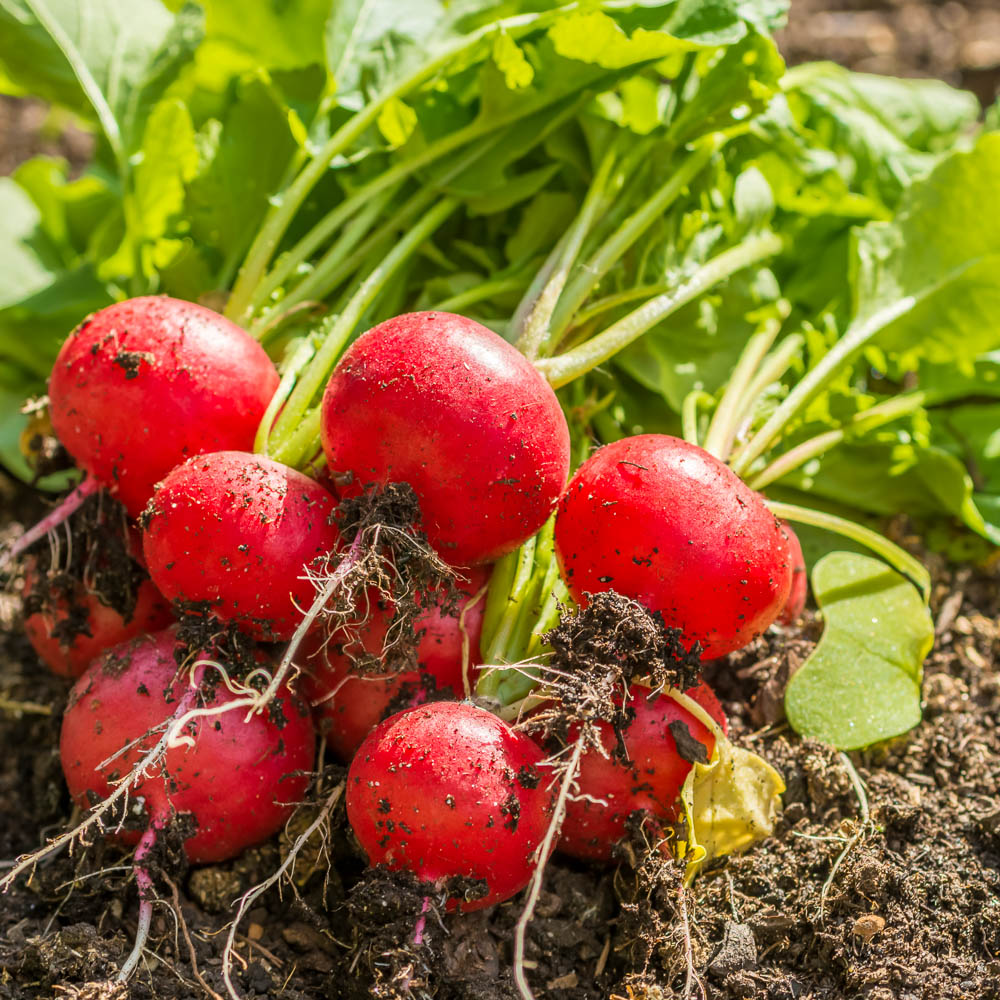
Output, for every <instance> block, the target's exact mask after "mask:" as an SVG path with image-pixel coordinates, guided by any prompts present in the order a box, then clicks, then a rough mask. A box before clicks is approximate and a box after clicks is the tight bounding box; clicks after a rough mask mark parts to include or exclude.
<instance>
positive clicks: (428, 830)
mask: <svg viewBox="0 0 1000 1000" xmlns="http://www.w3.org/2000/svg"><path fill="white" fill-rule="evenodd" d="M542 757H543V755H542V751H541V750H540V749H539V748H538V747H537V746H536V745H535V744H534V742H532V740H531V739H529V738H528V737H527V736H524V735H522V734H521V733H517V732H515V731H514V730H513V729H511V728H510V727H509V726H508V725H507V724H506V723H505V722H503V721H501V720H500V719H498V718H497V717H496V716H495V715H492V714H490V713H489V712H487V711H485V710H484V709H481V708H477V707H476V706H474V705H472V704H470V703H469V702H450V701H438V702H433V703H432V704H430V705H422V706H420V707H419V708H411V709H408V710H407V711H405V712H400V713H399V714H398V715H394V716H392V717H391V718H388V719H386V720H385V721H384V722H382V723H381V724H380V725H379V726H378V727H377V728H376V729H375V730H374V732H372V733H371V734H370V735H369V736H368V738H367V739H366V740H365V741H364V743H362V744H361V748H360V749H359V750H358V753H357V756H356V757H355V758H354V762H353V763H352V764H351V767H350V770H349V771H348V775H347V818H348V820H349V821H350V824H351V827H352V828H353V830H354V832H355V834H356V835H357V838H358V840H359V841H360V842H361V846H362V847H363V848H364V849H365V851H366V852H367V854H368V860H369V862H370V863H371V864H372V865H386V866H387V867H388V868H390V869H391V870H393V871H398V870H401V869H405V870H408V871H411V872H413V873H414V874H415V875H416V876H417V878H419V879H420V880H421V881H424V882H428V883H436V882H440V881H441V880H445V879H449V878H456V877H465V878H472V879H481V880H483V881H485V889H486V891H485V894H484V895H483V896H481V897H480V898H477V899H473V900H460V899H456V898H452V899H450V900H449V903H448V906H449V908H451V909H453V908H459V909H461V910H465V911H469V910H479V909H482V908H484V907H486V906H491V905H492V904H493V903H498V902H500V901H501V900H504V899H509V898H510V897H511V896H513V895H514V893H516V892H518V891H519V890H520V889H522V888H523V887H524V886H525V885H527V884H528V881H529V879H530V878H531V873H532V871H533V870H534V868H535V866H536V864H537V863H538V859H537V858H536V857H535V856H534V855H535V849H536V848H537V847H538V845H539V844H540V843H541V842H542V839H543V838H544V836H545V832H546V829H547V827H548V822H549V803H550V797H551V796H550V793H549V790H548V788H547V787H546V785H545V783H544V782H542V781H541V780H540V778H541V774H540V772H539V770H538V767H539V765H540V764H541V762H542Z"/></svg>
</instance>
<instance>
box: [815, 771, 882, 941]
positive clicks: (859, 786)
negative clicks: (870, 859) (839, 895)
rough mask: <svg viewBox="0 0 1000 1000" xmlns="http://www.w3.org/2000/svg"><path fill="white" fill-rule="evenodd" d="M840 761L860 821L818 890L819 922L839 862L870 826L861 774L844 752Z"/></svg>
mask: <svg viewBox="0 0 1000 1000" xmlns="http://www.w3.org/2000/svg"><path fill="white" fill-rule="evenodd" d="M840 762H841V763H842V764H843V765H844V769H845V770H846V771H847V776H848V778H850V779H851V785H852V786H853V788H854V794H855V795H857V797H858V807H859V809H860V811H861V822H860V823H859V824H858V828H857V830H855V831H854V833H853V834H852V835H851V836H850V838H849V839H848V841H847V843H846V844H845V845H844V849H843V850H842V851H841V852H840V854H838V855H837V859H836V860H835V861H834V862H833V866H832V867H831V868H830V874H829V875H828V876H827V879H826V881H825V882H824V883H823V888H822V889H821V890H820V894H819V920H820V923H822V922H823V920H824V919H825V918H826V897H827V894H828V893H829V892H830V888H831V887H832V886H833V880H834V879H835V878H836V877H837V872H838V871H839V869H840V866H841V864H843V862H844V859H845V858H846V857H847V855H848V854H850V852H851V850H852V849H853V848H854V846H855V845H856V844H857V843H858V841H860V840H861V839H862V838H863V837H864V836H865V835H866V834H867V833H868V831H869V827H870V826H871V812H870V810H869V808H868V796H867V795H866V794H865V786H864V783H863V782H862V780H861V776H860V775H859V774H858V772H857V770H856V769H855V767H854V765H853V764H852V763H851V758H850V757H848V756H847V754H846V753H841V754H840Z"/></svg>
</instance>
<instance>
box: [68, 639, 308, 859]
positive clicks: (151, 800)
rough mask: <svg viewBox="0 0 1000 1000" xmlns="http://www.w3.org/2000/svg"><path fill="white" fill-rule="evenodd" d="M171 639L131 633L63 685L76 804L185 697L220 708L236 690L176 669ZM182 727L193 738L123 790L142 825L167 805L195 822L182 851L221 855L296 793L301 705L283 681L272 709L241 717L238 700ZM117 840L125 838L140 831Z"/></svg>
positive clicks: (123, 763)
mask: <svg viewBox="0 0 1000 1000" xmlns="http://www.w3.org/2000/svg"><path fill="white" fill-rule="evenodd" d="M176 647H177V640H176V638H175V635H174V632H173V631H172V630H168V631H165V632H160V633H158V634H157V635H154V636H144V637H142V638H139V639H133V640H131V641H130V642H128V643H125V644H123V645H121V646H118V647H117V648H115V649H114V650H112V651H111V652H109V653H108V655H107V656H106V657H104V658H103V659H101V660H98V661H97V662H95V663H94V664H93V665H92V666H91V668H90V669H89V670H88V671H87V672H86V673H85V674H84V675H83V676H82V677H81V678H80V679H79V680H78V681H77V683H76V685H75V686H74V688H73V691H72V693H71V694H70V701H69V707H68V708H67V710H66V715H65V717H64V719H63V726H62V737H61V740H60V747H59V749H60V754H61V756H62V764H63V772H64V773H65V775H66V782H67V784H68V785H69V790H70V794H71V795H72V796H73V799H74V800H75V801H76V802H77V804H78V805H80V806H81V807H82V808H89V807H90V805H91V796H96V797H97V798H98V799H104V798H106V797H107V796H108V795H109V794H110V793H111V791H112V785H111V784H110V782H112V781H113V780H114V779H115V778H121V777H123V776H125V775H126V774H127V773H128V772H129V769H130V768H131V767H132V765H133V764H135V763H136V762H137V761H139V760H141V759H142V757H143V756H144V755H145V754H146V753H148V752H149V751H150V750H151V749H152V748H153V747H154V746H155V745H156V743H157V741H158V740H159V739H160V737H161V735H162V732H163V724H164V723H167V722H169V721H171V720H172V719H173V718H174V717H175V716H179V714H183V712H184V711H185V710H186V708H187V707H188V706H190V707H194V705H195V704H196V703H198V702H199V700H200V701H202V702H204V703H205V704H206V705H207V706H208V707H210V708H221V707H223V706H225V705H227V704H229V703H231V702H234V701H236V700H237V696H236V695H234V694H233V693H232V692H230V691H229V690H228V689H227V688H226V687H225V685H223V684H222V683H221V681H218V677H217V675H216V674H215V672H214V671H213V670H211V669H207V668H205V667H204V666H201V667H198V669H197V670H196V672H195V675H194V681H195V683H196V684H198V685H201V686H200V687H192V686H190V685H189V682H188V679H187V677H186V676H184V675H181V676H180V677H178V676H177V675H178V668H177V663H176V661H175V659H174V650H175V648H176ZM158 727H159V730H158ZM184 734H185V735H186V736H189V737H191V739H192V740H193V743H192V744H191V745H186V744H184V743H181V744H180V745H177V746H174V747H172V748H170V749H168V750H167V751H166V756H165V757H164V758H163V760H162V762H161V763H160V764H159V765H157V766H155V767H154V768H152V769H151V770H150V772H149V773H148V774H147V775H146V776H144V777H143V778H141V779H140V780H139V781H138V782H137V783H136V785H135V786H134V788H133V789H132V792H131V797H132V798H133V800H134V799H136V798H141V799H142V801H143V804H144V808H145V811H146V814H147V816H148V817H149V820H150V823H151V829H155V828H158V827H160V826H162V825H163V824H164V823H166V822H168V821H169V819H170V817H171V816H172V815H173V814H179V815H185V816H189V817H190V818H191V819H192V820H193V821H194V823H195V828H194V831H193V833H192V835H191V836H190V837H189V838H188V839H187V840H186V841H185V842H184V850H185V853H186V854H187V857H188V860H190V861H191V862H194V863H200V862H206V861H221V860H223V859H225V858H231V857H234V856H235V855H236V854H238V853H239V852H240V851H242V850H243V849H244V848H246V847H249V846H250V845H251V844H256V843H258V842H260V841H261V840H264V839H266V838H267V837H269V836H271V834H273V833H274V832H275V831H276V830H278V829H279V828H280V827H281V825H282V824H283V823H284V821H285V820H286V819H287V818H288V816H289V815H290V813H291V811H292V808H293V805H294V804H295V803H297V802H298V801H299V800H300V799H301V798H302V796H303V795H304V793H305V790H306V786H307V785H308V776H307V775H306V774H302V773H299V772H308V771H309V770H311V768H312V765H313V752H314V746H313V727H312V722H311V721H310V719H309V713H308V709H307V708H306V706H305V705H304V704H303V703H302V702H300V701H298V700H296V699H295V698H294V697H293V696H292V695H291V694H290V693H289V691H288V690H287V689H285V690H284V691H283V692H282V693H281V694H280V696H279V698H278V700H277V701H276V702H275V709H273V710H270V711H268V712H265V713H262V714H258V715H253V716H251V717H250V718H249V719H247V712H246V708H234V709H233V710H231V711H228V712H222V713H221V714H213V715H209V716H207V717H205V718H200V719H196V720H194V721H193V722H192V723H191V724H190V725H189V726H188V727H185V730H184ZM134 740H137V741H138V743H137V744H136V745H135V746H131V747H130V748H129V749H128V750H126V751H125V752H124V753H122V754H120V755H119V756H117V757H115V759H114V760H113V761H111V762H110V763H108V764H104V765H103V766H102V762H103V761H105V760H106V759H107V758H109V757H110V756H111V755H112V754H114V753H115V752H116V751H119V750H121V749H122V748H123V747H125V746H128V745H129V744H130V743H132V741H134ZM122 839H124V840H125V841H126V842H128V843H136V842H137V841H138V840H139V834H138V833H135V832H130V833H123V834H122ZM141 860H142V859H141V858H138V857H137V859H136V861H137V864H138V863H139V862H141Z"/></svg>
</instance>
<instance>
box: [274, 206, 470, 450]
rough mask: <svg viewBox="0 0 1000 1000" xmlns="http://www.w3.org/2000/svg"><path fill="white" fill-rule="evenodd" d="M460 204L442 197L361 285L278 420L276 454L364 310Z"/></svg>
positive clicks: (305, 408)
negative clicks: (398, 269)
mask: <svg viewBox="0 0 1000 1000" xmlns="http://www.w3.org/2000/svg"><path fill="white" fill-rule="evenodd" d="M457 207H458V199H457V198H442V199H441V201H440V202H438V204H437V205H435V206H434V208H432V209H431V210H430V211H429V212H428V213H427V214H426V215H425V216H424V217H423V218H422V219H421V220H420V222H419V223H418V224H417V225H416V226H414V227H413V228H412V229H411V230H410V231H409V232H408V233H407V234H406V236H404V237H403V238H402V239H401V240H400V241H399V243H397V244H396V246H395V247H393V248H392V250H391V251H390V252H389V253H388V254H387V255H386V257H385V258H384V260H382V261H381V263H380V264H379V265H378V266H377V267H375V268H374V269H373V270H372V271H371V273H370V274H369V275H368V277H367V278H365V280H364V281H363V282H362V283H361V285H360V286H359V287H358V290H357V291H356V292H355V293H354V295H353V296H352V297H351V300H350V302H349V303H348V304H347V307H346V308H345V309H344V311H343V312H342V313H341V314H340V315H339V316H338V317H337V319H336V321H335V322H334V324H333V326H332V327H331V329H330V332H329V333H328V334H327V336H326V338H325V339H324V341H323V344H322V345H321V347H320V348H319V350H318V351H317V352H316V356H315V358H313V361H312V363H311V364H310V365H309V368H308V369H307V370H306V372H305V373H304V375H303V377H302V378H301V379H300V380H299V382H298V384H297V385H296V386H295V389H294V390H293V392H292V394H291V396H290V397H289V400H288V403H287V404H286V406H285V409H284V411H283V412H282V414H281V416H280V417H279V418H278V420H277V421H276V422H275V426H274V431H273V433H272V450H273V453H274V454H275V455H277V454H282V455H288V451H287V449H286V447H285V443H286V440H287V439H288V438H290V437H291V436H292V434H293V433H295V428H296V427H297V425H298V423H299V421H300V420H301V419H302V417H303V416H304V415H305V412H306V410H307V409H308V408H309V406H310V405H311V404H312V402H313V400H314V398H315V397H316V394H317V393H318V392H319V391H320V389H321V388H322V387H323V384H324V383H325V382H326V380H327V379H328V378H329V375H330V372H331V371H332V370H333V367H334V365H335V364H336V363H337V360H338V358H339V357H340V354H341V352H342V351H343V349H344V345H345V344H346V343H347V341H348V340H349V339H350V337H351V334H352V333H354V328H355V326H356V325H357V322H358V320H359V319H360V318H361V316H362V315H363V314H364V312H365V310H366V309H367V308H368V306H369V305H371V303H372V301H373V300H374V299H375V297H376V295H378V294H379V292H380V291H381V290H382V289H383V288H384V287H385V284H386V282H387V281H388V280H389V279H390V278H391V277H392V275H393V273H394V272H395V271H396V270H397V268H399V267H400V266H401V265H402V264H403V262H404V261H405V260H406V259H407V258H408V257H409V256H410V254H412V253H414V252H415V251H416V250H417V249H418V248H419V246H420V244H421V243H423V242H424V240H426V239H427V238H428V237H429V236H430V235H431V233H433V232H434V231H435V230H436V229H437V228H438V227H439V226H440V225H441V223H442V222H444V220H445V219H446V218H447V217H448V216H449V215H450V214H451V213H452V212H453V211H455V209H456V208H457ZM300 457H301V452H300V454H299V455H294V456H291V459H292V460H291V461H290V460H289V458H288V457H286V458H284V459H283V461H285V462H286V463H287V464H289V465H295V464H297V461H298V459H299V458H300Z"/></svg>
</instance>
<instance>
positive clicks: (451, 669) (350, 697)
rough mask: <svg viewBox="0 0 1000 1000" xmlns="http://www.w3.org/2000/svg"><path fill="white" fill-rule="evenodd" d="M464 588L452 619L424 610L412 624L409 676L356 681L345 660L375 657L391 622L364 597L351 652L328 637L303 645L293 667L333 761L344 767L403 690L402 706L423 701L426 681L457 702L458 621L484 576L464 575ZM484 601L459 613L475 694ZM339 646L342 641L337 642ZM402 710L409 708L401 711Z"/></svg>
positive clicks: (387, 611)
mask: <svg viewBox="0 0 1000 1000" xmlns="http://www.w3.org/2000/svg"><path fill="white" fill-rule="evenodd" d="M468 576H469V580H468V581H465V582H462V583H461V584H460V585H459V586H460V589H461V590H462V591H463V592H464V593H465V594H467V595H469V597H467V598H466V599H465V600H464V601H462V603H461V604H460V605H459V607H458V609H457V611H458V614H455V615H447V614H442V612H441V611H440V609H439V608H437V607H432V608H430V609H429V610H428V611H427V612H425V613H424V614H423V615H422V616H421V617H420V618H419V619H418V620H417V621H416V623H415V627H416V630H417V632H418V633H422V634H420V638H419V641H418V644H417V662H418V664H419V667H418V669H416V670H407V671H405V672H404V673H401V674H393V675H386V674H370V673H366V674H359V673H358V672H357V670H356V669H355V667H354V662H353V660H352V658H351V654H353V655H354V656H355V657H356V656H358V655H360V654H362V653H370V654H372V655H373V656H381V655H382V650H383V646H384V643H385V636H386V630H387V628H388V625H389V621H390V619H391V615H392V611H391V608H387V607H385V605H384V604H379V603H378V597H377V595H376V594H371V595H369V600H370V602H371V605H372V612H371V617H370V618H369V619H368V621H367V622H366V623H365V624H364V625H363V626H362V627H361V632H360V636H359V638H358V639H357V640H355V641H354V642H353V643H352V644H351V645H349V646H344V645H343V644H341V643H338V642H337V638H338V637H337V636H333V637H332V638H331V639H330V641H329V642H327V643H325V644H324V643H323V641H322V636H321V635H319V634H317V633H316V632H313V633H311V634H310V636H308V637H307V639H306V641H305V643H303V652H302V654H300V660H301V662H302V663H303V671H304V673H303V676H302V693H303V695H304V696H305V697H306V698H308V699H309V701H310V702H311V703H312V704H313V705H314V708H313V713H314V718H315V719H316V722H317V726H318V728H319V730H320V731H321V732H322V733H323V734H324V736H325V737H326V742H327V745H328V746H329V747H330V748H331V749H332V750H333V751H334V753H336V754H337V756H338V757H339V758H340V759H341V760H343V761H345V762H348V761H350V760H351V758H352V757H353V756H354V754H355V753H356V752H357V749H358V747H359V746H361V743H362V742H363V741H364V739H365V737H366V736H367V735H368V734H369V733H370V732H371V731H372V730H373V729H374V728H375V726H377V725H378V723H379V722H381V720H382V719H383V718H385V716H386V714H387V711H388V709H389V706H390V705H391V704H392V703H393V702H394V701H396V699H397V698H398V696H399V695H400V692H401V691H402V690H403V689H404V688H406V689H408V690H410V691H412V697H411V699H410V706H412V705H418V704H420V703H422V702H423V701H424V698H425V692H424V687H423V683H422V682H423V681H424V679H425V678H428V677H430V678H433V682H434V688H435V690H436V691H438V692H448V693H450V696H451V697H452V698H454V699H459V698H462V697H463V696H464V692H465V683H464V679H463V677H462V638H463V637H462V631H461V628H460V627H459V615H461V613H462V609H463V608H466V606H467V605H468V603H469V599H470V598H471V597H472V596H473V595H475V594H476V593H477V592H478V591H479V589H480V588H481V587H482V586H483V585H484V584H485V583H486V580H487V579H488V576H489V574H488V573H487V571H486V570H483V569H474V570H471V571H470V572H469V574H468ZM485 604H486V601H485V598H480V599H479V601H478V602H477V603H476V604H474V605H473V606H472V607H471V608H468V609H467V610H466V611H465V615H464V623H465V631H466V635H467V637H468V643H469V665H470V674H471V675H472V676H470V677H469V679H468V680H469V685H470V688H472V689H474V688H475V686H476V676H475V675H476V673H477V671H476V669H475V668H476V667H477V666H478V665H479V663H481V662H482V660H481V657H480V652H479V637H480V635H481V634H482V631H483V611H484V608H485ZM340 638H341V639H344V638H346V637H345V636H343V635H342V636H340ZM407 707H409V706H407Z"/></svg>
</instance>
